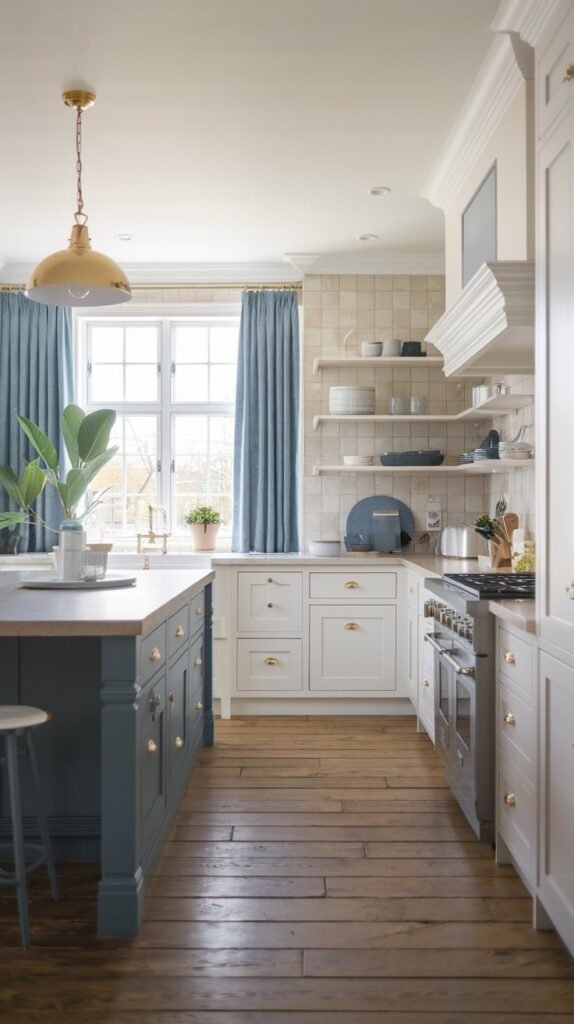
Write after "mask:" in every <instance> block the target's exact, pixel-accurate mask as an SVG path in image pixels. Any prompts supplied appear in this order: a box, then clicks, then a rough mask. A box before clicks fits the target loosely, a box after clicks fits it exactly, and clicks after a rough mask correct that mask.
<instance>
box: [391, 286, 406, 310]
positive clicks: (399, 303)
mask: <svg viewBox="0 0 574 1024" xmlns="http://www.w3.org/2000/svg"><path fill="white" fill-rule="evenodd" d="M392 294H393V309H409V307H410V292H408V291H399V290H397V289H396V288H395V289H393V293H392Z"/></svg>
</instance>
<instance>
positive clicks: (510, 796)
mask: <svg viewBox="0 0 574 1024" xmlns="http://www.w3.org/2000/svg"><path fill="white" fill-rule="evenodd" d="M504 803H505V804H506V806H507V807H516V797H515V795H514V793H505V794H504Z"/></svg>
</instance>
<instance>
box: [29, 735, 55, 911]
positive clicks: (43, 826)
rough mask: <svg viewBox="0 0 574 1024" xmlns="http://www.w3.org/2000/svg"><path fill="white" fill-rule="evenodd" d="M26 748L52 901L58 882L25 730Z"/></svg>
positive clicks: (32, 752) (34, 763)
mask: <svg viewBox="0 0 574 1024" xmlns="http://www.w3.org/2000/svg"><path fill="white" fill-rule="evenodd" d="M26 748H27V750H28V760H29V762H30V774H31V776H32V783H33V788H34V799H35V801H36V813H37V816H38V823H39V825H40V835H41V836H42V843H43V845H44V850H45V852H46V867H47V869H48V878H49V880H50V890H51V893H52V899H53V900H57V899H58V881H57V879H56V867H55V865H54V858H53V856H52V844H51V842H50V832H49V830H48V822H47V821H46V816H45V814H44V810H43V807H42V796H41V793H40V773H39V772H38V762H37V761H36V751H35V749H34V744H33V742H32V730H31V729H27V730H26Z"/></svg>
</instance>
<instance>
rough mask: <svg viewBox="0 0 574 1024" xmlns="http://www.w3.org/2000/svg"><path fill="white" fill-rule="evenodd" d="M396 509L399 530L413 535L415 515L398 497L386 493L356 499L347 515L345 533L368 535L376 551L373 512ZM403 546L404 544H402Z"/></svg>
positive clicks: (412, 536)
mask: <svg viewBox="0 0 574 1024" xmlns="http://www.w3.org/2000/svg"><path fill="white" fill-rule="evenodd" d="M394 508H396V509H398V510H399V518H400V520H401V531H404V533H408V534H409V536H410V537H411V538H414V535H415V517H414V515H413V513H412V510H411V509H410V508H409V506H408V505H405V503H404V502H403V501H399V500H398V498H391V497H389V496H388V495H377V494H375V495H373V497H372V498H363V499H362V500H361V501H358V502H357V504H356V505H353V508H352V509H351V511H350V512H349V515H348V516H347V529H346V533H347V534H349V533H361V534H363V535H364V536H366V537H368V538H369V540H370V542H371V544H372V547H373V550H374V551H377V550H378V548H377V532H376V529H374V527H373V523H374V520H373V512H378V511H381V512H382V511H385V510H386V509H394ZM402 546H403V547H405V545H402Z"/></svg>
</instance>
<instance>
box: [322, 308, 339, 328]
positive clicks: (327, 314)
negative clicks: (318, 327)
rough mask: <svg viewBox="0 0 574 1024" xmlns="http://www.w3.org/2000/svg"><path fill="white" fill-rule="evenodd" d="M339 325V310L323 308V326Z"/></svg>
mask: <svg viewBox="0 0 574 1024" xmlns="http://www.w3.org/2000/svg"><path fill="white" fill-rule="evenodd" d="M338 326H339V310H338V308H337V309H323V328H325V327H338Z"/></svg>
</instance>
